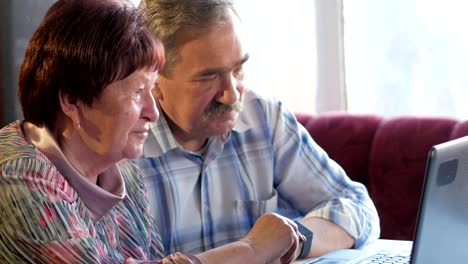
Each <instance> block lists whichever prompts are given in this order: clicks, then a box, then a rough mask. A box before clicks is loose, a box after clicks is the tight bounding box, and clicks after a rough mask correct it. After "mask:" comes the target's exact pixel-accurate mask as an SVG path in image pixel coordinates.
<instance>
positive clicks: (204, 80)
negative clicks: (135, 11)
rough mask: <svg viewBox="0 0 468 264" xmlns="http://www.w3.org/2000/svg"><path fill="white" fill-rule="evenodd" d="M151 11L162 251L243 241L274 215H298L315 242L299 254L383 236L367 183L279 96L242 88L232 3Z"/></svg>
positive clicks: (160, 4) (153, 170) (152, 6)
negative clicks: (161, 53)
mask: <svg viewBox="0 0 468 264" xmlns="http://www.w3.org/2000/svg"><path fill="white" fill-rule="evenodd" d="M146 8H147V12H148V17H149V20H150V28H151V30H152V31H153V32H154V34H155V35H156V36H157V37H158V38H159V39H161V40H162V42H163V44H164V46H165V49H166V65H165V67H164V69H163V70H162V71H160V73H159V78H158V80H157V83H156V87H155V90H154V95H155V98H156V101H157V105H158V108H159V111H160V112H161V113H160V114H161V117H160V119H159V120H158V121H157V122H155V123H153V125H152V127H151V132H150V135H149V137H148V140H147V141H146V143H145V147H144V155H143V156H142V157H141V158H139V159H137V160H136V162H137V164H138V165H139V167H140V168H141V170H142V172H143V174H144V176H145V184H147V189H148V191H149V192H150V201H151V210H152V211H153V212H152V213H153V214H154V215H155V216H156V220H157V224H158V226H159V229H160V231H161V233H162V239H163V244H164V247H165V251H166V253H170V252H177V251H184V252H193V253H195V252H200V251H204V250H207V249H210V248H214V247H218V246H220V245H223V244H225V243H228V242H231V241H235V240H237V239H239V238H241V237H243V236H245V234H247V232H248V231H249V230H250V229H251V227H252V226H253V224H254V223H255V221H256V220H257V218H258V217H259V216H261V215H263V214H265V213H269V212H277V213H279V214H281V215H283V216H287V217H289V218H292V219H297V220H299V219H300V221H299V222H298V225H299V228H300V230H301V232H302V233H304V234H307V235H308V236H309V239H308V240H307V241H306V242H305V243H304V244H303V245H302V248H301V249H299V250H298V252H297V254H296V256H298V257H306V256H317V255H321V254H324V253H326V252H329V251H331V250H335V249H340V248H351V247H361V246H363V245H365V244H367V243H369V242H371V241H373V240H375V239H376V238H377V237H378V236H379V232H380V228H379V219H378V216H377V212H376V209H375V207H374V204H373V203H372V201H371V199H370V198H369V195H368V193H367V190H366V188H365V187H364V186H363V185H362V184H360V183H357V182H353V181H351V180H350V179H349V178H348V176H347V175H346V173H345V172H344V171H343V169H342V168H341V167H340V166H339V165H338V164H336V163H335V162H334V161H333V160H331V159H330V158H329V157H328V156H327V154H326V153H325V152H324V151H323V150H322V149H321V148H320V147H319V146H318V145H317V144H316V143H315V142H314V141H313V139H312V138H311V137H310V136H309V134H308V133H307V131H306V130H305V129H304V128H303V127H302V126H301V125H300V124H299V123H298V122H297V121H296V119H295V117H294V115H293V114H292V113H291V112H289V111H288V110H287V109H285V108H284V106H283V105H282V104H281V102H278V101H271V100H267V99H264V98H262V97H261V96H259V95H257V94H255V93H254V92H252V91H251V90H248V89H247V88H246V87H244V84H243V78H244V70H243V65H244V63H245V62H246V61H247V60H248V58H249V55H248V53H247V51H246V50H245V47H244V44H243V40H242V35H241V25H240V20H239V17H238V16H237V13H236V11H235V9H234V7H233V4H232V3H231V2H230V1H228V0H204V1H201V0H146ZM279 37H280V36H279ZM285 54H287V50H286V51H278V56H285ZM286 88H287V87H285V89H286ZM299 223H300V224H299ZM312 234H313V236H312ZM312 237H313V238H312Z"/></svg>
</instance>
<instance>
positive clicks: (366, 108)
mask: <svg viewBox="0 0 468 264" xmlns="http://www.w3.org/2000/svg"><path fill="white" fill-rule="evenodd" d="M467 8H468V3H467V2H466V1H458V0H447V1H436V0H377V1H376V0H343V19H344V50H345V51H344V54H345V71H346V89H347V97H348V110H349V111H350V112H364V113H366V112H372V113H378V114H382V115H385V116H391V115H407V114H409V115H443V116H452V117H456V118H466V117H468V106H466V104H465V103H464V101H465V100H466V98H467V97H468V74H466V71H467V69H468V34H467V32H466V25H467V24H468V16H467V15H466V10H467Z"/></svg>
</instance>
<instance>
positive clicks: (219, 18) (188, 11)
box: [145, 0, 238, 76]
mask: <svg viewBox="0 0 468 264" xmlns="http://www.w3.org/2000/svg"><path fill="white" fill-rule="evenodd" d="M145 2H146V3H145V4H146V11H147V14H148V20H149V21H148V22H149V28H150V30H151V31H152V32H153V33H154V34H155V35H156V37H158V38H159V39H160V40H161V41H162V43H163V44H164V49H165V51H166V64H165V66H164V69H163V70H162V71H161V74H162V75H164V76H169V75H170V73H171V71H172V69H173V65H174V63H175V60H176V57H177V47H176V36H177V34H178V33H179V32H181V31H184V32H193V33H194V34H198V33H202V32H204V31H207V30H210V29H211V28H212V27H213V26H217V25H222V24H224V23H225V22H226V21H227V20H229V15H228V13H229V10H231V11H232V12H233V13H234V14H235V15H236V16H238V15H237V12H236V10H235V8H234V3H233V1H231V0H145Z"/></svg>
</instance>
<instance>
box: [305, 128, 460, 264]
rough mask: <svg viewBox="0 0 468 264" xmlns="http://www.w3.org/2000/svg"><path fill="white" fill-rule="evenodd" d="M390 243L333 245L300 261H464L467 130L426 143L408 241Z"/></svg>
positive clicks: (427, 263) (330, 263)
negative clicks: (350, 246) (416, 208)
mask: <svg viewBox="0 0 468 264" xmlns="http://www.w3.org/2000/svg"><path fill="white" fill-rule="evenodd" d="M402 242H404V241H402ZM395 243H398V242H396V241H395ZM380 244H381V245H382V243H380ZM411 244H412V246H411ZM383 245H385V243H383ZM396 248H397V249H396ZM396 248H395V247H394V246H392V245H390V246H389V247H388V248H382V247H380V248H379V247H370V248H366V249H364V250H353V249H349V250H337V251H334V252H331V253H329V254H326V255H324V256H322V257H319V258H317V259H313V260H311V261H307V262H304V264H312V263H313V264H344V263H346V264H351V263H353V264H354V263H366V264H367V263H411V264H432V263H434V264H441V263H450V264H458V263H463V264H466V263H468V136H467V137H463V138H459V139H455V140H452V141H449V142H446V143H442V144H439V145H436V146H434V147H433V148H432V149H431V151H430V153H429V157H428V161H427V166H426V175H425V180H424V185H423V190H422V195H421V201H420V206H419V213H418V223H417V227H416V232H415V237H414V242H413V243H411V242H410V243H406V245H403V246H400V247H398V246H397V247H396ZM392 258H395V259H396V262H392V260H390V259H392ZM373 261H374V262H373Z"/></svg>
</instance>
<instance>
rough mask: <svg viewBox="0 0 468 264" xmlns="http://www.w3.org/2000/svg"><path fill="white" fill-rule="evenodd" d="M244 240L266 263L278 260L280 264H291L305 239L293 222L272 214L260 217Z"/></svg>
mask: <svg viewBox="0 0 468 264" xmlns="http://www.w3.org/2000/svg"><path fill="white" fill-rule="evenodd" d="M242 240H243V241H245V242H247V243H248V244H250V246H251V248H252V250H253V251H254V252H255V253H254V254H255V255H257V256H261V257H262V259H264V260H265V262H266V263H272V262H277V261H278V260H279V263H291V262H292V261H293V260H295V258H296V257H297V256H296V255H297V253H296V251H297V250H298V248H299V245H300V243H302V242H303V241H304V240H305V237H304V236H303V235H302V234H301V233H300V232H299V231H298V229H297V225H296V224H295V223H294V222H293V221H291V220H290V219H288V218H285V217H282V216H280V215H277V214H274V213H272V214H266V215H263V216H262V217H260V218H259V219H258V220H257V222H256V223H255V225H254V226H253V228H252V230H250V232H249V233H248V234H247V236H246V237H245V238H244V239H242Z"/></svg>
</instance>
